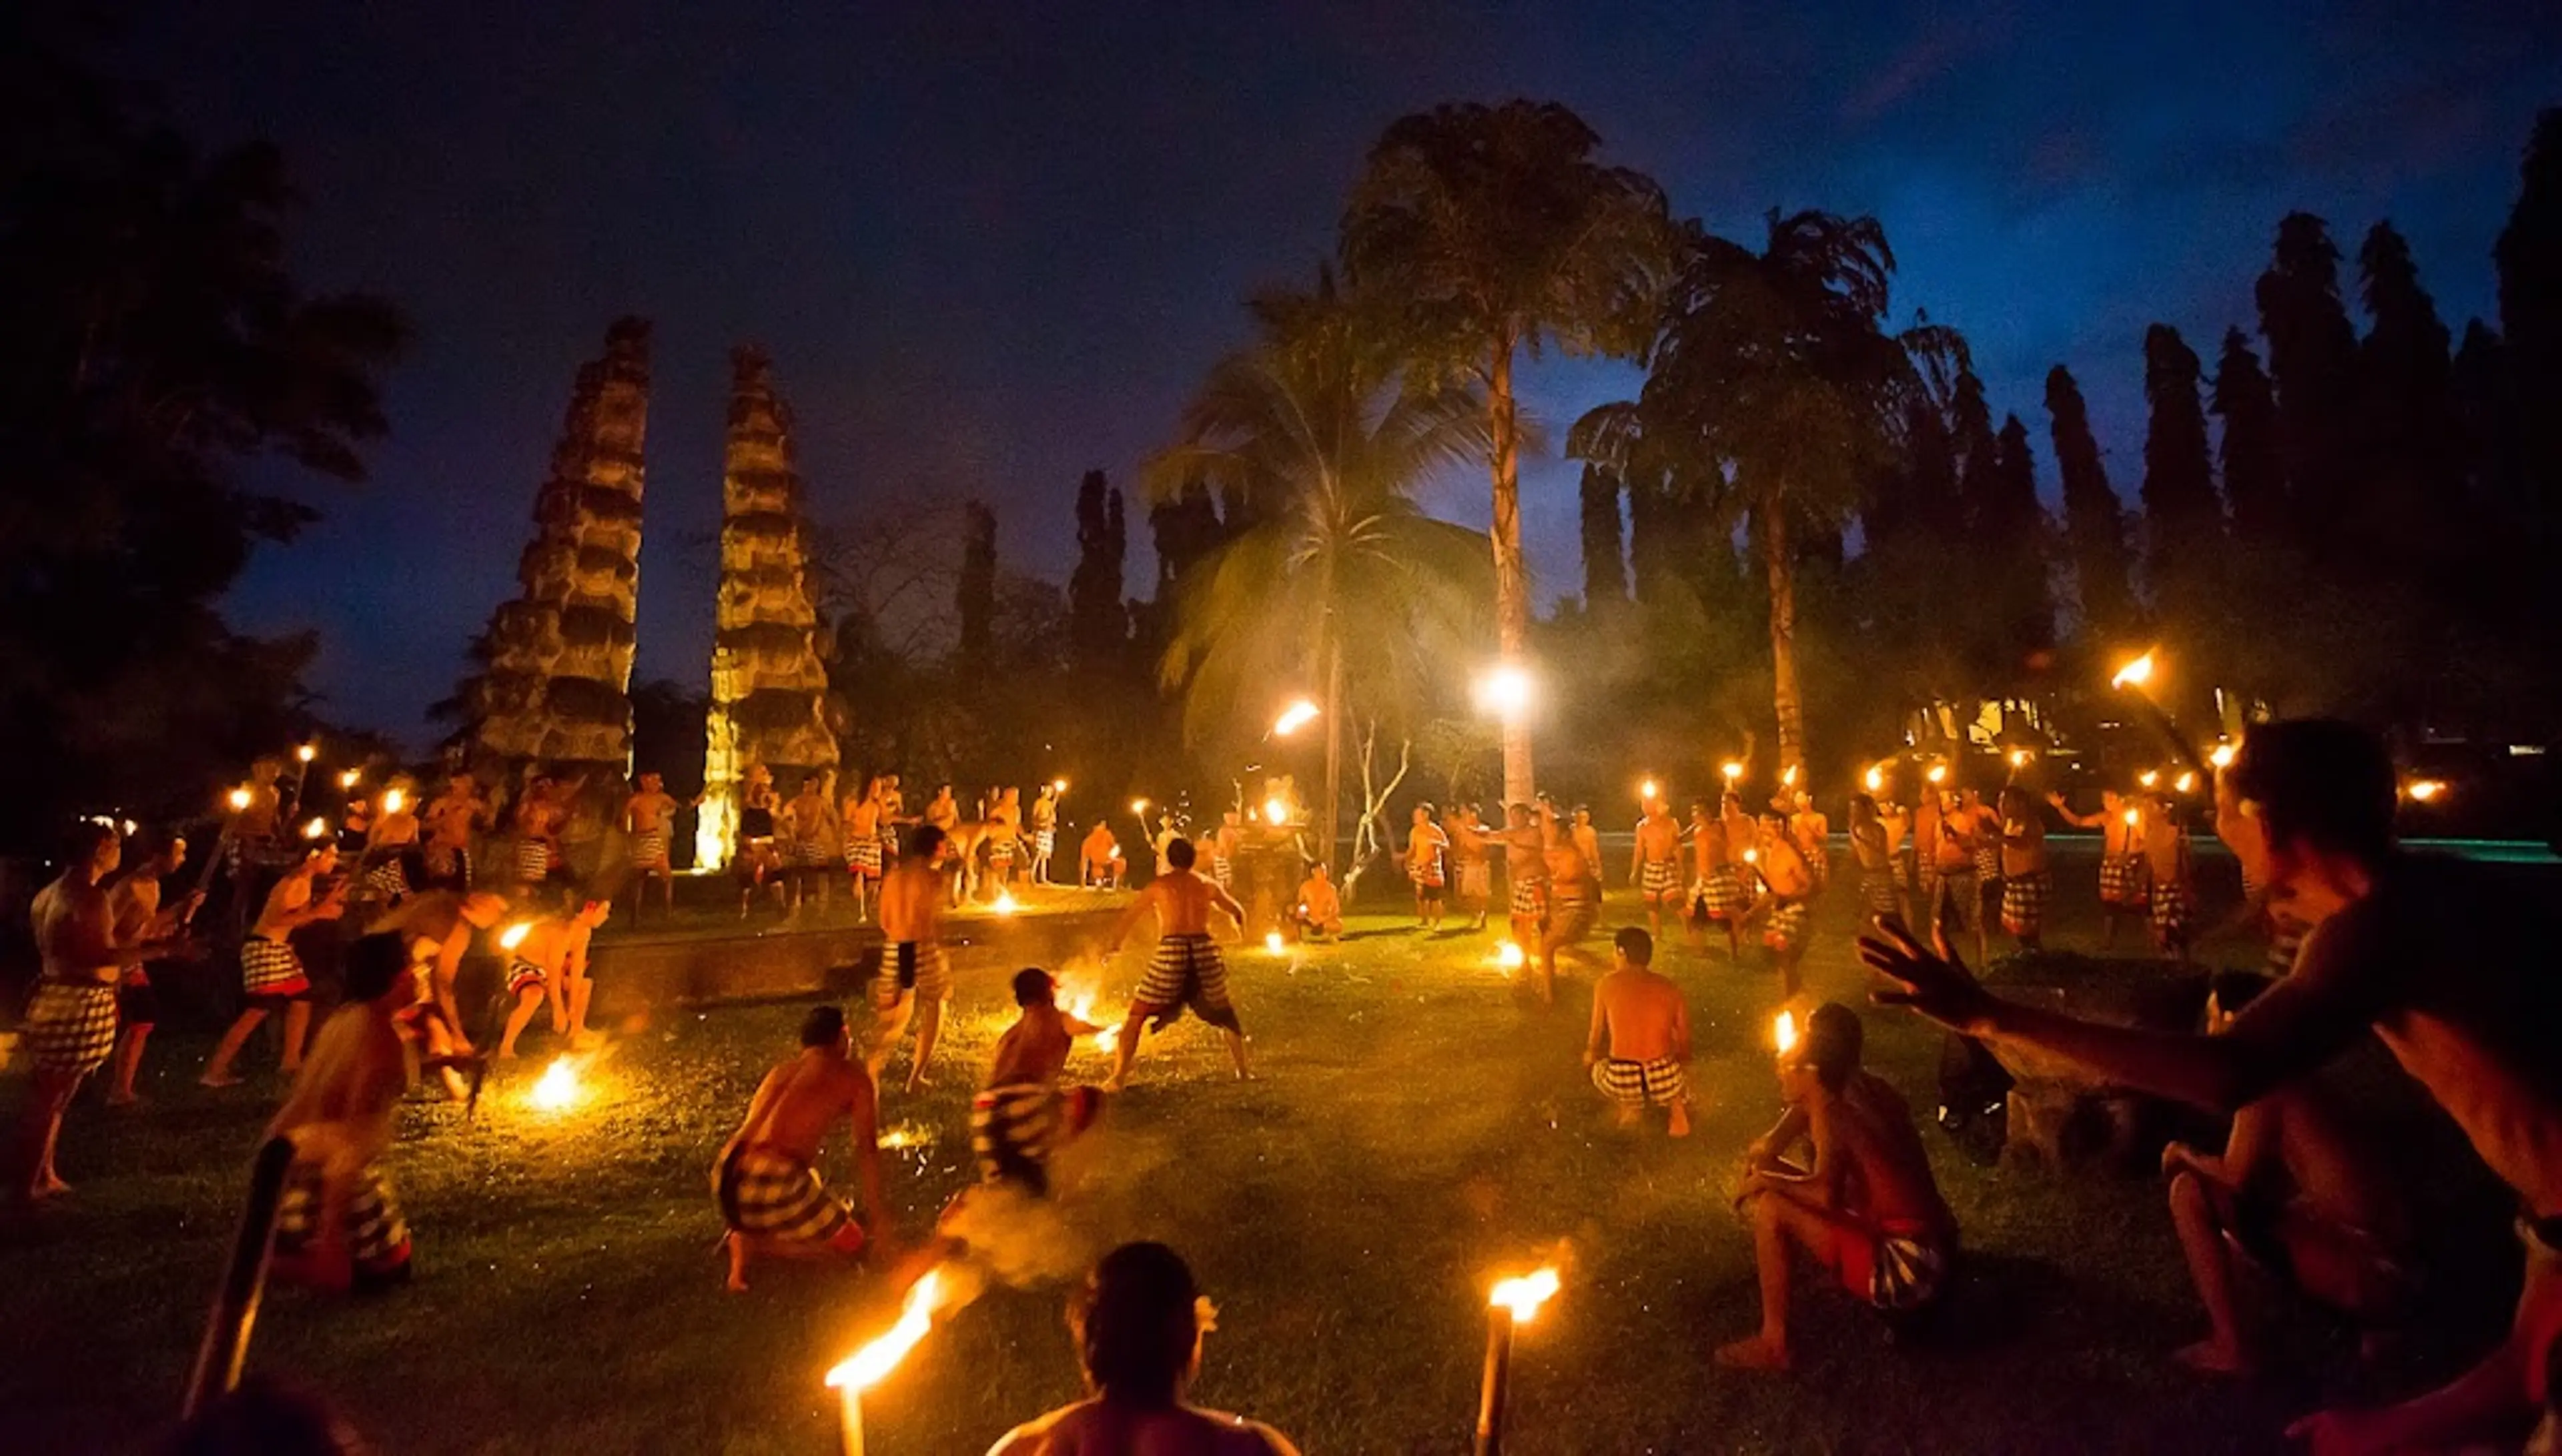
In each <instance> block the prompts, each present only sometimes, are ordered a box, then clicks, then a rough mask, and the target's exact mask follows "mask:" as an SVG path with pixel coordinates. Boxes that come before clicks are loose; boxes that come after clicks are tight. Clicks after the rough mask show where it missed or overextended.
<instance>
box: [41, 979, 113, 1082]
mask: <svg viewBox="0 0 2562 1456" xmlns="http://www.w3.org/2000/svg"><path fill="white" fill-rule="evenodd" d="M20 1034H21V1037H22V1039H23V1040H24V1041H25V1043H26V1047H27V1056H28V1059H29V1060H31V1061H33V1062H34V1063H35V1064H36V1067H37V1069H38V1070H40V1071H48V1072H70V1073H73V1074H74V1075H78V1076H87V1075H88V1074H90V1073H91V1072H93V1071H96V1070H97V1069H98V1068H99V1067H102V1066H104V1065H106V1058H107V1055H108V1054H109V1053H110V1052H113V1051H114V1050H115V988H114V987H113V986H91V985H78V984H74V983H72V982H68V981H40V982H37V983H36V994H35V995H34V996H33V997H32V998H30V999H29V1000H28V1001H27V1019H26V1022H25V1024H24V1025H23V1026H21V1027H20Z"/></svg>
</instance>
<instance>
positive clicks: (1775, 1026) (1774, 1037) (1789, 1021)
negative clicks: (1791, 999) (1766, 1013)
mask: <svg viewBox="0 0 2562 1456" xmlns="http://www.w3.org/2000/svg"><path fill="white" fill-rule="evenodd" d="M1770 1044H1771V1045H1773V1046H1775V1047H1777V1048H1779V1054H1780V1055H1781V1056H1786V1055H1787V1054H1788V1053H1789V1052H1792V1051H1795V1050H1796V1049H1797V1013H1796V1012H1794V1011H1781V1012H1780V1013H1779V1014H1777V1015H1776V1016H1773V1017H1771V1018H1770Z"/></svg>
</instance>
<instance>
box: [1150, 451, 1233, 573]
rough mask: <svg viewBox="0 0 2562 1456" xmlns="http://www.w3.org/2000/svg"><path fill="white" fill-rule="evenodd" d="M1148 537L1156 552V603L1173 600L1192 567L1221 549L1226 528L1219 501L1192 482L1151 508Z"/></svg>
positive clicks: (1208, 490)
mask: <svg viewBox="0 0 2562 1456" xmlns="http://www.w3.org/2000/svg"><path fill="white" fill-rule="evenodd" d="M1148 533H1149V537H1150V539H1151V540H1153V541H1154V542H1155V543H1156V548H1157V600H1158V602H1160V603H1165V602H1171V601H1173V600H1174V589H1176V588H1177V587H1179V586H1180V585H1181V584H1182V582H1183V579H1184V578H1185V577H1186V576H1188V575H1189V574H1190V572H1191V568H1192V566H1193V565H1194V564H1195V563H1197V562H1199V561H1200V560H1201V559H1202V558H1203V557H1205V556H1207V555H1209V554H1210V553H1211V552H1213V551H1216V550H1217V549H1218V548H1219V543H1220V542H1222V541H1224V540H1225V539H1226V538H1227V528H1226V526H1225V525H1224V524H1223V523H1221V522H1220V520H1219V518H1218V497H1217V496H1215V495H1212V494H1211V493H1210V488H1209V486H1208V484H1207V483H1205V482H1203V481H1198V480H1194V481H1190V482H1188V483H1187V484H1185V485H1184V486H1183V487H1181V488H1180V489H1178V490H1176V491H1174V492H1173V493H1172V494H1170V495H1168V496H1166V497H1164V498H1162V499H1160V500H1158V501H1157V503H1156V504H1154V505H1151V506H1149V507H1148Z"/></svg>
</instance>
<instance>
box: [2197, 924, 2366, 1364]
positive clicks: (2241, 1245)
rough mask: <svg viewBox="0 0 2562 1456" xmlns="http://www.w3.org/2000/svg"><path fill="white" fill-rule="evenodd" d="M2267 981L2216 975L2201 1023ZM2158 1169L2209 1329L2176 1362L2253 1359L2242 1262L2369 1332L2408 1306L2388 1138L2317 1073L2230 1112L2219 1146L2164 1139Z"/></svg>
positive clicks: (2214, 1020) (2223, 1025) (2217, 1024)
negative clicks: (2361, 1122) (2361, 1120)
mask: <svg viewBox="0 0 2562 1456" xmlns="http://www.w3.org/2000/svg"><path fill="white" fill-rule="evenodd" d="M2274 984H2275V983H2274V982H2273V981H2272V980H2271V979H2270V978H2268V977H2266V976H2262V975H2258V974H2256V973H2253V972H2249V971H2219V972H2217V973H2216V974H2215V977H2214V979H2213V980H2212V982H2211V983H2210V984H2209V985H2210V990H2209V992H2208V995H2207V1001H2206V1023H2207V1026H2206V1029H2207V1030H2208V1031H2209V1032H2210V1033H2212V1034H2217V1035H2221V1034H2222V1033H2224V1032H2227V1031H2230V1030H2232V1029H2233V1018H2234V1017H2236V1016H2238V1015H2240V1014H2241V1013H2242V1009H2243V1007H2245V1006H2247V1005H2249V1004H2250V1003H2251V1002H2252V1001H2256V1000H2258V999H2259V997H2260V995H2261V994H2262V993H2263V992H2266V991H2267V990H2268V989H2269V988H2270V987H2271V986H2272V985H2274ZM2162 1174H2163V1176H2164V1177H2166V1178H2168V1179H2169V1180H2170V1213H2171V1222H2172V1223H2173V1224H2174V1225H2175V1226H2176V1227H2177V1228H2178V1229H2179V1243H2180V1249H2181V1252H2183V1253H2185V1254H2186V1255H2187V1256H2188V1271H2189V1276H2190V1278H2192V1279H2193V1280H2195V1281H2196V1284H2197V1295H2198V1299H2199V1301H2200V1302H2201V1303H2203V1304H2204V1305H2205V1306H2206V1318H2207V1323H2208V1325H2209V1327H2210V1328H2209V1333H2208V1335H2207V1338H2206V1339H2204V1340H2201V1341H2199V1342H2198V1343H2197V1344H2195V1345H2192V1346H2189V1347H2188V1348H2187V1349H2185V1350H2182V1351H2180V1352H2179V1357H2178V1358H2179V1360H2180V1362H2181V1363H2182V1364H2184V1365H2189V1366H2190V1367H2191V1368H2194V1369H2199V1370H2204V1371H2207V1372H2209V1373H2213V1374H2247V1373H2249V1372H2250V1371H2251V1370H2252V1369H2253V1368H2255V1367H2256V1366H2257V1365H2258V1364H2259V1354H2260V1352H2259V1348H2258V1346H2259V1342H2258V1340H2257V1339H2255V1338H2254V1331H2253V1329H2252V1327H2251V1324H2250V1322H2249V1321H2247V1320H2246V1319H2245V1318H2244V1311H2243V1306H2242V1300H2241V1298H2240V1291H2239V1289H2238V1288H2237V1285H2238V1282H2239V1281H2238V1279H2237V1273H2238V1271H2239V1269H2240V1268H2241V1267H2243V1266H2246V1265H2247V1266H2249V1267H2251V1268H2255V1269H2257V1270H2259V1271H2260V1272H2261V1274H2262V1276H2263V1277H2264V1278H2265V1279H2267V1280H2269V1281H2272V1282H2274V1283H2276V1284H2278V1285H2280V1286H2281V1287H2287V1286H2291V1287H2293V1288H2295V1289H2298V1290H2300V1291H2302V1292H2303V1293H2304V1294H2306V1295H2309V1296H2311V1297H2312V1298H2313V1299H2314V1300H2315V1301H2317V1302H2319V1303H2320V1304H2322V1305H2324V1306H2326V1307H2328V1308H2330V1309H2333V1310H2337V1311H2339V1312H2341V1313H2343V1314H2345V1315H2348V1316H2349V1317H2350V1318H2351V1319H2353V1320H2356V1321H2357V1322H2359V1323H2360V1324H2361V1325H2362V1326H2364V1327H2365V1329H2366V1330H2367V1331H2368V1332H2369V1333H2370V1334H2376V1333H2381V1332H2382V1331H2383V1330H2385V1329H2388V1328H2390V1326H2391V1325H2392V1324H2394V1323H2395V1322H2397V1321H2398V1320H2399V1319H2400V1318H2401V1317H2403V1316H2406V1315H2408V1314H2409V1313H2410V1307H2411V1302H2412V1296H2413V1295H2414V1294H2415V1293H2416V1288H2415V1285H2414V1284H2413V1276H2414V1274H2415V1273H2416V1267H2415V1266H2414V1265H2413V1264H2412V1262H2411V1260H2410V1248H2411V1234H2412V1218H2411V1208H2410V1204H2409V1202H2408V1200H2407V1199H2406V1198H2405V1197H2404V1195H2403V1192H2402V1189H2401V1185H2400V1180H2399V1177H2398V1170H2397V1168H2396V1167H2395V1164H2394V1161H2393V1158H2392V1155H2391V1153H2390V1152H2389V1151H2388V1150H2387V1148H2386V1146H2385V1145H2384V1140H2382V1139H2380V1138H2378V1137H2376V1136H2375V1130H2374V1129H2372V1128H2361V1127H2359V1126H2358V1125H2357V1119H2356V1115H2355V1113H2354V1112H2353V1111H2352V1110H2351V1109H2350V1108H2349V1107H2348V1105H2347V1104H2346V1103H2345V1102H2344V1101H2343V1099H2342V1098H2341V1097H2340V1095H2339V1094H2338V1092H2336V1091H2335V1090H2333V1089H2331V1088H2330V1087H2328V1086H2326V1085H2325V1084H2324V1083H2323V1082H2322V1080H2321V1079H2320V1078H2319V1077H2318V1076H2316V1077H2311V1078H2307V1079H2305V1080H2304V1081H2301V1082H2298V1083H2295V1084H2294V1085H2292V1086H2288V1087H2283V1088H2280V1089H2279V1090H2277V1091H2275V1092H2272V1093H2270V1094H2269V1095H2268V1096H2266V1097H2263V1098H2261V1099H2260V1100H2259V1101H2257V1102H2254V1103H2252V1104H2251V1105H2250V1106H2248V1107H2245V1108H2243V1109H2242V1110H2241V1111H2239V1112H2237V1113H2235V1114H2233V1131H2232V1134H2231V1136H2230V1137H2228V1138H2227V1139H2226V1141H2225V1144H2224V1148H2223V1151H2221V1152H2217V1153H2210V1152H2207V1151H2205V1150H2203V1149H2200V1148H2193V1147H2190V1146H2189V1145H2188V1144H2186V1143H2173V1144H2171V1145H2170V1146H2169V1147H2167V1148H2164V1149H2163V1150H2162ZM2371 1348H2372V1346H2371V1345H2370V1349H2371Z"/></svg>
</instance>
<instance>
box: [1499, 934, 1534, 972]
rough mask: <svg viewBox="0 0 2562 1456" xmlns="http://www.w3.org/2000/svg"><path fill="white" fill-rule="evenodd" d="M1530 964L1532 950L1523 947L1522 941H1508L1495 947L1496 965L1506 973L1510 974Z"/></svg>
mask: <svg viewBox="0 0 2562 1456" xmlns="http://www.w3.org/2000/svg"><path fill="white" fill-rule="evenodd" d="M1529 964H1530V952H1528V951H1525V950H1523V949H1522V948H1521V942H1519V941H1506V942H1504V943H1503V944H1502V945H1499V946H1497V947H1495V965H1496V967H1497V968H1498V969H1500V970H1501V971H1503V972H1504V974H1505V975H1507V976H1509V975H1511V974H1512V973H1513V972H1515V971H1519V970H1520V969H1521V968H1523V967H1524V966H1527V965H1529Z"/></svg>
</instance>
